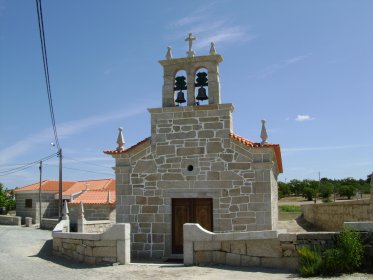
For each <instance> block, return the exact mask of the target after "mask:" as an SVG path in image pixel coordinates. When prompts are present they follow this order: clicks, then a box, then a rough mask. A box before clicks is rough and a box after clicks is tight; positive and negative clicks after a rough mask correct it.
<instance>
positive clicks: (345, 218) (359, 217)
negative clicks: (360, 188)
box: [301, 199, 371, 231]
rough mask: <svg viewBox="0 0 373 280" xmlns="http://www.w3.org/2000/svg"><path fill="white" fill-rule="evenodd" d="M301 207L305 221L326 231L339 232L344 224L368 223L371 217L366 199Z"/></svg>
mask: <svg viewBox="0 0 373 280" xmlns="http://www.w3.org/2000/svg"><path fill="white" fill-rule="evenodd" d="M301 207H302V213H303V216H304V218H305V220H306V221H308V222H309V223H311V224H314V225H315V226H317V227H319V228H320V229H322V230H327V231H339V230H341V229H342V228H343V223H344V222H359V221H369V220H370V215H371V213H370V204H369V200H368V199H365V200H353V201H346V202H334V203H326V204H307V205H302V206H301Z"/></svg>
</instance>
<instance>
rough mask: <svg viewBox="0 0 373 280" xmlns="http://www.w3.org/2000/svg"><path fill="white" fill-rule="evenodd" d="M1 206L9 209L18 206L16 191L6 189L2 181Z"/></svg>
mask: <svg viewBox="0 0 373 280" xmlns="http://www.w3.org/2000/svg"><path fill="white" fill-rule="evenodd" d="M0 208H6V210H7V211H9V210H14V209H15V208H16V202H15V200H14V192H12V191H8V190H7V189H5V187H4V185H3V184H2V183H0Z"/></svg>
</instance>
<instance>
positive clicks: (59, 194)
mask: <svg viewBox="0 0 373 280" xmlns="http://www.w3.org/2000/svg"><path fill="white" fill-rule="evenodd" d="M58 156H59V158H60V164H59V176H58V177H59V179H58V217H59V220H61V219H62V207H63V204H62V149H61V148H60V149H59V150H58Z"/></svg>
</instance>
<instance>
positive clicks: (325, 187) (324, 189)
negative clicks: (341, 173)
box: [320, 181, 334, 201]
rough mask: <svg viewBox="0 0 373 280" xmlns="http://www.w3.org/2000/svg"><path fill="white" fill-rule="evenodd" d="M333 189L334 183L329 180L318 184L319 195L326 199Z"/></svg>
mask: <svg viewBox="0 0 373 280" xmlns="http://www.w3.org/2000/svg"><path fill="white" fill-rule="evenodd" d="M333 191H334V185H333V184H332V183H330V182H325V181H324V182H321V184H320V196H321V197H322V198H323V199H324V200H326V201H328V200H329V198H330V196H331V195H332V193H333Z"/></svg>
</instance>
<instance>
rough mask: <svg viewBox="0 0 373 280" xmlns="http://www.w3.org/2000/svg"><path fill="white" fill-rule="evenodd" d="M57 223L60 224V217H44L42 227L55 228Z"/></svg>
mask: <svg viewBox="0 0 373 280" xmlns="http://www.w3.org/2000/svg"><path fill="white" fill-rule="evenodd" d="M57 224H58V219H47V218H42V219H41V226H40V228H42V229H48V230H53V229H54V228H55V226H56V225H57Z"/></svg>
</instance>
